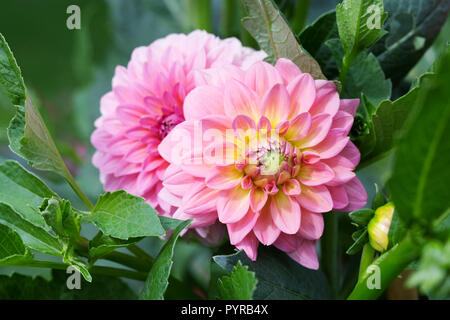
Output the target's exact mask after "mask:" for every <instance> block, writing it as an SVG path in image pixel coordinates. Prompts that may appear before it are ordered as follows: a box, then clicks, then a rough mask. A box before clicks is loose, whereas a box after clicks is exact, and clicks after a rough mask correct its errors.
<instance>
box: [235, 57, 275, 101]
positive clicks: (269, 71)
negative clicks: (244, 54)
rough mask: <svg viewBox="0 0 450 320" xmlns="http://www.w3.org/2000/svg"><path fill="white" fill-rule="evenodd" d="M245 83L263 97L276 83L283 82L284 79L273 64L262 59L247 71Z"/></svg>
mask: <svg viewBox="0 0 450 320" xmlns="http://www.w3.org/2000/svg"><path fill="white" fill-rule="evenodd" d="M244 83H245V84H246V85H247V86H248V87H249V88H251V89H253V90H254V91H255V92H256V94H258V95H259V96H260V97H262V96H263V95H264V94H265V93H266V92H267V91H269V89H270V88H272V87H273V86H274V85H276V84H277V83H283V79H282V78H281V76H280V74H279V72H278V70H277V69H275V68H274V67H273V66H272V65H270V64H268V63H266V62H261V61H260V62H256V63H254V64H253V65H252V66H251V67H250V68H249V69H248V70H247V71H246V72H245V78H244Z"/></svg>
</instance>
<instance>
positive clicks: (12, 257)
mask: <svg viewBox="0 0 450 320" xmlns="http://www.w3.org/2000/svg"><path fill="white" fill-rule="evenodd" d="M30 259H32V254H31V253H30V251H29V250H28V249H27V248H26V247H25V246H24V244H23V242H22V239H21V238H20V236H19V235H18V234H17V232H15V231H14V230H12V229H11V228H9V227H7V226H5V225H2V224H0V266H7V265H14V263H17V262H22V261H26V260H30Z"/></svg>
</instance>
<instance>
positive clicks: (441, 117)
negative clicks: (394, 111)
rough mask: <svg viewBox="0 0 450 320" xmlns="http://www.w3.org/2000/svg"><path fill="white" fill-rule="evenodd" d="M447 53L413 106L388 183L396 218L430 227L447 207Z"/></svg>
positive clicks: (449, 67)
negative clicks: (397, 216)
mask: <svg viewBox="0 0 450 320" xmlns="http://www.w3.org/2000/svg"><path fill="white" fill-rule="evenodd" d="M448 70H450V54H449V53H447V54H446V55H444V56H443V58H442V60H441V63H440V66H439V71H438V73H437V74H436V77H435V78H434V80H433V81H431V82H430V83H428V84H427V85H426V87H425V89H424V90H423V91H422V92H421V93H420V95H419V97H418V99H417V100H416V102H415V104H414V106H413V109H412V110H413V112H412V115H411V118H410V119H409V120H408V124H407V127H406V129H405V134H404V135H403V137H402V138H401V140H400V142H399V144H398V147H397V150H396V156H395V159H394V167H393V174H392V178H391V179H390V182H389V187H390V191H391V196H392V200H393V202H394V203H395V208H396V210H397V211H398V213H399V216H400V218H401V219H402V220H403V222H405V223H406V224H408V223H409V222H411V221H413V220H414V221H415V222H418V223H420V224H422V225H423V226H430V225H431V224H432V223H433V221H434V220H435V219H436V218H438V217H439V216H441V215H442V214H443V213H444V212H446V211H447V210H448V209H449V207H450V188H448V181H450V170H448V163H449V155H450V140H449V139H448V137H449V134H450V104H449V103H450V91H449V90H447V88H446V86H445V85H443V84H445V83H450V74H449V73H448Z"/></svg>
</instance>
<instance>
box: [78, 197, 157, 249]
mask: <svg viewBox="0 0 450 320" xmlns="http://www.w3.org/2000/svg"><path fill="white" fill-rule="evenodd" d="M86 220H87V221H90V222H93V223H94V224H95V225H96V226H97V227H98V228H99V229H100V230H101V231H102V232H103V233H104V234H105V235H108V236H112V237H114V238H118V239H122V240H128V239H129V238H134V237H144V236H149V237H156V236H163V235H164V234H165V231H164V229H163V227H162V226H161V223H160V222H159V219H158V216H157V212H156V211H155V209H153V208H152V207H151V206H150V205H149V204H148V203H146V202H145V200H144V199H143V198H141V197H137V196H133V195H131V194H128V193H126V192H125V191H123V190H120V191H116V192H113V193H111V192H107V193H105V194H103V195H101V196H100V198H99V199H98V201H97V204H96V205H95V207H94V209H93V210H92V213H91V215H90V216H86Z"/></svg>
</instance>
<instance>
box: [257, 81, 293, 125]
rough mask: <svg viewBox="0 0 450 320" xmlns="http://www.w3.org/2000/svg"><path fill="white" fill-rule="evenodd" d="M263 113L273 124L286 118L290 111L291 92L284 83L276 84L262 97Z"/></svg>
mask: <svg viewBox="0 0 450 320" xmlns="http://www.w3.org/2000/svg"><path fill="white" fill-rule="evenodd" d="M261 103H262V108H263V111H262V113H263V114H264V115H265V116H266V117H267V118H268V119H269V120H270V122H271V123H272V125H273V126H276V125H277V124H279V123H280V122H281V121H283V120H285V119H286V118H287V116H288V113H289V94H288V92H287V90H286V88H285V87H284V86H283V85H282V84H276V85H274V86H273V87H272V88H271V89H270V90H269V91H268V92H267V93H266V94H265V95H264V97H263V99H262V102H261Z"/></svg>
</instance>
